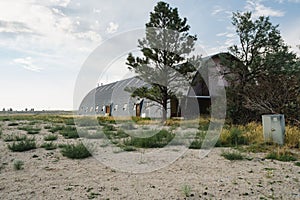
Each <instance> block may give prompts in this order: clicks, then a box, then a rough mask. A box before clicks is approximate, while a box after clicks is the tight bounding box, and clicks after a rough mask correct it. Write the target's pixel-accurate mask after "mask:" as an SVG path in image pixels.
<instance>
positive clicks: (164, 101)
mask: <svg viewBox="0 0 300 200" xmlns="http://www.w3.org/2000/svg"><path fill="white" fill-rule="evenodd" d="M162 106H163V111H162V122H165V121H166V120H167V109H168V99H167V97H166V96H164V97H163V104H162Z"/></svg>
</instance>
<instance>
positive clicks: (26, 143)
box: [8, 140, 36, 152]
mask: <svg viewBox="0 0 300 200" xmlns="http://www.w3.org/2000/svg"><path fill="white" fill-rule="evenodd" d="M8 148H9V149H10V150H11V151H16V152H22V151H28V150H31V149H35V148H36V143H35V141H31V140H23V141H19V142H13V143H12V144H9V145H8Z"/></svg>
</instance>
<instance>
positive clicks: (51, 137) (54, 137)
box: [44, 135, 58, 141]
mask: <svg viewBox="0 0 300 200" xmlns="http://www.w3.org/2000/svg"><path fill="white" fill-rule="evenodd" d="M57 138H58V136H57V135H47V136H45V137H44V140H45V141H54V140H57Z"/></svg>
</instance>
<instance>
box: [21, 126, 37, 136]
mask: <svg viewBox="0 0 300 200" xmlns="http://www.w3.org/2000/svg"><path fill="white" fill-rule="evenodd" d="M18 129H19V130H23V131H27V133H28V134H32V135H33V134H38V133H39V132H40V131H41V129H40V128H34V127H32V126H23V127H19V128H18Z"/></svg>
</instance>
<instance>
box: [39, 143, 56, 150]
mask: <svg viewBox="0 0 300 200" xmlns="http://www.w3.org/2000/svg"><path fill="white" fill-rule="evenodd" d="M41 147H42V148H44V149H46V150H53V149H56V148H57V146H56V145H55V144H54V143H53V142H45V143H43V144H42V145H41Z"/></svg>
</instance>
